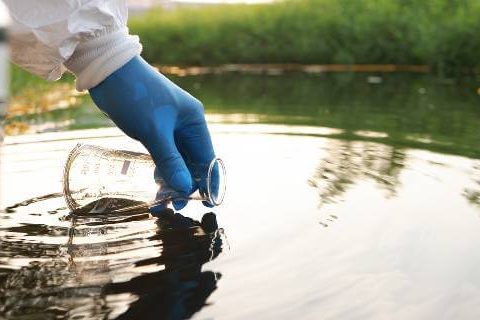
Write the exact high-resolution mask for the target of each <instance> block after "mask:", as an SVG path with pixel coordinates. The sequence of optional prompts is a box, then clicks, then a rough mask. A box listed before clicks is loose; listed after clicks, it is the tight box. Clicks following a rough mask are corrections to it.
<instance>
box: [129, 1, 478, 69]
mask: <svg viewBox="0 0 480 320" xmlns="http://www.w3.org/2000/svg"><path fill="white" fill-rule="evenodd" d="M478 17H480V1H478V0H462V1H460V0H459V1H452V0H429V1H417V0H398V1H391V0H365V1H358V0H290V1H281V2H278V3H275V4H265V5H219V6H205V7H193V8H192V7H185V8H179V9H175V10H171V11H166V10H162V9H155V10H153V11H151V12H149V13H147V14H146V15H140V16H136V17H133V18H131V19H130V21H129V27H130V30H131V32H132V33H133V34H138V35H139V36H140V39H141V41H142V43H143V46H144V51H143V55H144V56H145V58H146V59H147V60H148V61H149V62H151V63H156V64H162V65H165V64H176V65H216V64H225V63H303V64H425V65H429V66H432V67H433V68H434V70H436V72H438V73H439V74H441V75H444V74H449V73H451V72H453V71H455V72H458V71H462V68H464V69H468V70H472V69H473V68H476V67H478V66H479V63H478V61H479V59H478V56H479V53H480V37H478V31H479V30H480V20H479V19H478Z"/></svg>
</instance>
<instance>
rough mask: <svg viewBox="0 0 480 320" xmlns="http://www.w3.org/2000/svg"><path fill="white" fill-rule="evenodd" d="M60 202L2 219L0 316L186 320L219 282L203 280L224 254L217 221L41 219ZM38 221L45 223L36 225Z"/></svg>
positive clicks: (135, 215)
mask: <svg viewBox="0 0 480 320" xmlns="http://www.w3.org/2000/svg"><path fill="white" fill-rule="evenodd" d="M61 201H63V200H62V199H60V198H58V197H56V195H50V196H47V197H43V198H40V199H35V200H34V201H26V202H24V203H22V204H20V205H17V206H13V207H10V208H9V209H7V210H6V211H5V212H2V213H1V215H0V235H1V242H0V315H2V316H5V317H8V318H17V317H19V318H22V319H23V318H25V317H29V318H30V317H33V318H41V319H50V318H58V317H61V318H63V317H68V318H75V319H79V318H85V319H104V318H113V317H119V318H120V319H159V318H160V319H162V318H168V319H184V318H188V317H190V316H191V315H193V314H194V313H196V312H197V311H199V310H200V309H201V308H202V307H203V306H205V305H206V300H207V298H208V297H209V296H210V294H211V293H212V292H213V291H214V290H215V289H216V288H217V282H218V280H219V279H220V274H219V273H216V272H212V271H203V270H202V266H203V264H205V263H206V262H208V261H211V260H213V259H215V258H216V257H217V256H218V255H219V254H220V253H221V251H222V245H223V229H219V228H218V225H217V222H216V217H215V214H213V213H206V214H205V215H204V216H203V218H202V221H201V222H199V221H194V220H193V219H190V218H187V217H184V216H182V215H180V214H173V212H165V214H164V215H163V216H162V218H161V219H154V218H152V217H151V215H149V214H148V213H144V212H130V213H128V214H126V213H125V214H121V215H119V214H116V215H115V216H109V215H103V216H72V215H70V214H68V211H67V210H66V209H64V208H63V209H62V208H61V209H58V210H50V211H49V212H48V213H47V212H45V211H46V209H47V208H50V209H51V208H52V206H55V205H56V206H57V207H58V204H60V203H61ZM36 214H38V215H40V216H42V218H43V219H42V221H43V222H44V223H38V224H37V223H32V217H31V216H32V215H36ZM13 218H15V219H13ZM48 222H50V223H48Z"/></svg>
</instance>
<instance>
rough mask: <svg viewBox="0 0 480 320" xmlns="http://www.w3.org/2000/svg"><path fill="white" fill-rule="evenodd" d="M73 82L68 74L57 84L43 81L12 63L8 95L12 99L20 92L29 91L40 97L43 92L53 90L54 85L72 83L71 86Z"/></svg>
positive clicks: (71, 76) (72, 78)
mask: <svg viewBox="0 0 480 320" xmlns="http://www.w3.org/2000/svg"><path fill="white" fill-rule="evenodd" d="M73 81H74V77H73V75H72V74H69V73H67V74H65V75H64V76H63V77H62V78H61V79H60V80H59V81H57V82H49V81H45V80H43V79H42V78H40V77H38V76H36V75H33V74H31V73H29V72H28V71H25V70H23V69H22V68H20V67H18V66H16V65H14V64H13V63H11V64H10V95H11V96H12V97H14V96H17V95H20V94H22V91H24V90H29V89H34V90H38V92H39V95H40V94H41V93H42V91H43V90H48V89H51V88H54V87H55V86H56V85H58V84H61V83H72V85H73Z"/></svg>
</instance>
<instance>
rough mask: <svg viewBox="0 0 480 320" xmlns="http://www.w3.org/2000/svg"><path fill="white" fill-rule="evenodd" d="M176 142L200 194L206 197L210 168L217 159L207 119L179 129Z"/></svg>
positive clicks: (176, 133)
mask: <svg viewBox="0 0 480 320" xmlns="http://www.w3.org/2000/svg"><path fill="white" fill-rule="evenodd" d="M175 140H176V141H177V145H178V146H179V149H180V150H181V152H182V154H183V155H184V158H185V159H186V160H187V162H186V164H187V166H188V168H189V170H190V173H191V175H192V176H193V178H194V181H195V184H196V185H197V186H198V188H199V191H200V194H202V195H206V194H207V175H208V167H209V165H210V162H211V161H212V160H213V159H214V158H215V152H214V150H213V144H212V140H211V138H210V133H209V131H208V128H207V124H206V122H205V119H202V120H200V121H199V122H197V123H195V124H190V125H187V126H184V127H183V128H181V129H177V130H176V132H175ZM214 178H217V180H218V174H217V175H214ZM212 182H214V181H212ZM217 185H218V183H217Z"/></svg>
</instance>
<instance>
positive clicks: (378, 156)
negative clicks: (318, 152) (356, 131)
mask: <svg viewBox="0 0 480 320" xmlns="http://www.w3.org/2000/svg"><path fill="white" fill-rule="evenodd" d="M326 150H327V156H326V157H325V158H323V159H322V160H321V162H320V164H319V166H318V168H317V170H316V171H315V174H314V175H313V177H312V178H311V179H309V183H310V185H311V186H312V187H315V188H318V192H319V197H320V203H321V204H323V203H333V202H336V201H338V200H341V199H343V197H342V196H343V194H344V193H345V192H346V191H347V190H348V188H349V187H351V186H353V185H354V184H355V183H356V182H360V181H365V180H373V181H375V183H376V184H377V186H378V188H379V189H382V190H385V192H386V196H387V197H390V196H394V195H395V193H396V190H397V188H398V187H399V184H400V182H399V176H400V173H401V171H402V169H403V168H404V166H405V160H406V155H405V153H404V152H402V151H401V150H398V149H396V148H394V147H391V146H388V145H383V144H379V143H372V142H359V141H342V140H331V141H330V142H329V145H328V147H327V148H326Z"/></svg>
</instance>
